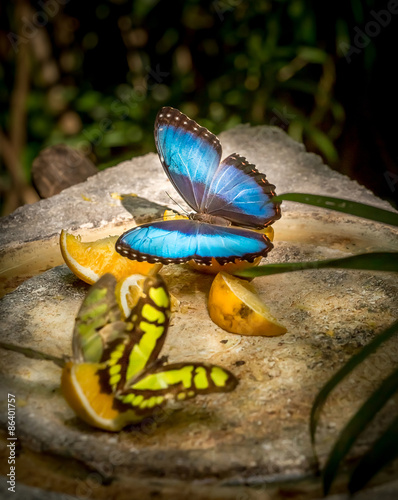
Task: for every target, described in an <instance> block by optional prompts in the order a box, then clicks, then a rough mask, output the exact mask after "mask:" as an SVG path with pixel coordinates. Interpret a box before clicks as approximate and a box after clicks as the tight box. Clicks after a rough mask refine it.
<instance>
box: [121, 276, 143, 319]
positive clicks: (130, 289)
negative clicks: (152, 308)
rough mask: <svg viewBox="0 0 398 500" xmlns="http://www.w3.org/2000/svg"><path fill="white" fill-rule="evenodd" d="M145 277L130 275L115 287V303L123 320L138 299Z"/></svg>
mask: <svg viewBox="0 0 398 500" xmlns="http://www.w3.org/2000/svg"><path fill="white" fill-rule="evenodd" d="M144 281H145V276H144V275H143V274H132V275H131V276H127V277H126V278H122V279H121V280H120V281H118V283H117V284H116V287H115V296H116V302H117V303H118V304H119V307H120V310H121V311H122V315H123V319H125V318H128V317H129V316H130V313H131V309H132V308H133V307H134V306H135V305H136V303H137V302H138V299H139V298H140V295H141V292H142V287H143V285H144Z"/></svg>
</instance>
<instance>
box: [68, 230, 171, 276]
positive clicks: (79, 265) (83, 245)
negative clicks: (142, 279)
mask: <svg viewBox="0 0 398 500" xmlns="http://www.w3.org/2000/svg"><path fill="white" fill-rule="evenodd" d="M117 239H118V236H109V237H108V238H102V239H100V240H97V241H90V242H82V241H81V238H80V236H74V235H73V234H70V233H68V232H66V231H64V230H62V231H61V236H60V247H61V253H62V256H63V258H64V260H65V262H66V264H67V266H68V267H69V269H70V270H71V271H72V272H73V273H74V274H76V276H78V277H79V278H80V279H82V280H83V281H85V282H86V283H89V284H93V283H95V282H96V281H97V280H98V278H100V277H101V276H102V275H103V274H105V273H112V274H113V275H114V276H115V278H116V279H117V280H120V279H121V278H123V277H125V276H129V275H131V274H143V275H147V274H148V273H149V272H150V271H152V272H157V271H159V269H161V267H162V264H150V263H149V262H138V261H136V260H130V259H128V258H127V257H123V255H120V254H119V253H117V252H116V250H115V243H116V240H117Z"/></svg>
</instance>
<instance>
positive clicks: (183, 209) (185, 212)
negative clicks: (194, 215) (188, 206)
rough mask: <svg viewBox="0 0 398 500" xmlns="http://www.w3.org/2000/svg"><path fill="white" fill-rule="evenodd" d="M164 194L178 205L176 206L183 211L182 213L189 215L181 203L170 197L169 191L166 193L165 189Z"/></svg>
mask: <svg viewBox="0 0 398 500" xmlns="http://www.w3.org/2000/svg"><path fill="white" fill-rule="evenodd" d="M166 194H167V196H168V197H169V198H170V200H171V201H172V202H173V203H175V204H176V205H178V206H179V207H180V209H181V211H182V212H184V214H185V215H186V216H188V215H189V212H187V211H186V210H185V208H183V207H182V206H181V205H180V204H179V203H178V202H177V201H175V199H174V198H172V197H171V196H170V195H169V193H168V192H167V191H166Z"/></svg>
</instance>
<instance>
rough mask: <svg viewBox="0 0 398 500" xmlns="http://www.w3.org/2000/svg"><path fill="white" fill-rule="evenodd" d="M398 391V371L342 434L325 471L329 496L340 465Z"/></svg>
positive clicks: (356, 414) (324, 481)
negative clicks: (367, 427) (363, 432)
mask: <svg viewBox="0 0 398 500" xmlns="http://www.w3.org/2000/svg"><path fill="white" fill-rule="evenodd" d="M397 391H398V369H397V370H395V371H394V372H393V373H392V374H391V375H390V376H388V377H387V378H386V379H385V380H383V382H382V383H381V384H380V386H379V387H378V388H377V389H376V390H375V391H374V392H373V394H372V395H371V396H370V397H369V398H368V399H367V400H366V401H365V402H364V403H363V405H362V406H361V408H360V409H359V410H358V411H357V412H356V413H355V415H354V416H353V417H352V418H351V419H350V421H349V422H348V424H347V425H346V426H345V427H344V429H343V430H342V432H341V433H340V435H339V437H338V439H337V441H336V443H335V445H334V447H333V449H332V451H331V452H330V454H329V457H328V460H327V462H326V465H325V467H324V470H323V490H324V493H325V495H327V494H328V492H329V490H330V486H331V485H332V482H333V480H334V478H335V476H336V474H337V470H338V467H339V464H340V463H341V461H342V459H343V458H344V457H345V455H346V454H347V453H348V451H349V450H350V448H351V446H352V445H353V444H354V443H355V441H356V439H357V438H358V436H359V434H360V433H361V432H362V431H363V430H364V428H365V427H366V426H367V425H368V424H369V423H370V421H371V420H372V419H373V418H374V417H375V415H376V414H377V412H378V411H379V410H381V408H382V407H383V406H384V405H385V404H386V402H387V401H388V400H389V399H390V397H391V396H392V395H393V394H394V393H395V392H397Z"/></svg>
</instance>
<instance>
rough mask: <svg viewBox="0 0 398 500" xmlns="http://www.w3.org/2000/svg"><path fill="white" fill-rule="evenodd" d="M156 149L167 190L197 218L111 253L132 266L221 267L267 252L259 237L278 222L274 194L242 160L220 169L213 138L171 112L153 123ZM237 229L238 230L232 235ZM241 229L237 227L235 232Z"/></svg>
mask: <svg viewBox="0 0 398 500" xmlns="http://www.w3.org/2000/svg"><path fill="white" fill-rule="evenodd" d="M155 143H156V147H157V150H158V153H159V158H160V161H161V163H162V165H163V169H164V171H165V172H166V174H167V176H168V177H169V179H170V181H171V183H172V184H173V186H174V187H175V189H176V190H177V191H178V192H179V194H180V195H181V196H182V197H183V198H184V200H185V201H186V202H187V203H188V205H190V207H191V208H192V209H193V210H194V211H195V212H196V213H194V214H191V215H190V217H189V220H187V219H181V220H166V221H161V222H154V223H148V224H143V225H141V226H138V227H135V228H133V229H130V230H129V231H127V232H125V233H124V234H122V236H120V238H119V239H118V240H117V242H116V250H117V251H118V252H119V253H120V254H122V255H125V256H126V257H129V258H131V259H133V260H138V261H148V262H162V263H164V264H170V263H181V262H187V261H189V260H195V261H196V262H197V263H199V264H210V262H211V259H212V258H214V259H216V260H217V261H218V262H219V263H220V264H225V263H227V262H234V261H235V259H242V260H247V261H249V262H252V261H253V260H254V259H255V258H256V257H258V256H260V255H262V256H264V255H266V254H267V253H268V252H269V251H270V250H271V249H272V248H273V245H272V243H271V242H270V240H269V239H268V238H267V237H266V236H265V235H263V234H259V233H257V232H255V231H253V230H252V229H262V228H264V227H266V226H268V225H270V224H272V223H273V222H274V221H276V220H277V219H279V218H280V216H281V213H280V204H279V203H277V202H274V201H273V197H274V195H275V186H274V185H273V184H270V183H269V182H268V180H267V179H266V177H265V175H264V174H261V173H260V172H259V171H258V170H257V169H256V167H255V166H254V165H252V164H251V163H249V162H248V161H247V160H246V159H245V158H244V157H243V156H240V155H238V154H232V155H230V156H228V157H227V158H225V159H224V160H223V161H221V153H222V150H221V144H220V141H219V140H218V138H217V137H216V136H215V135H214V134H212V133H211V132H209V130H207V129H206V128H204V127H201V126H200V125H198V124H197V123H196V122H195V121H194V120H191V119H190V118H188V117H187V116H186V115H184V114H183V113H181V112H180V111H178V110H177V109H174V108H170V107H165V108H162V109H161V110H160V112H159V113H158V116H157V118H156V122H155ZM233 225H235V226H240V227H234V226H233ZM241 226H243V227H241Z"/></svg>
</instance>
